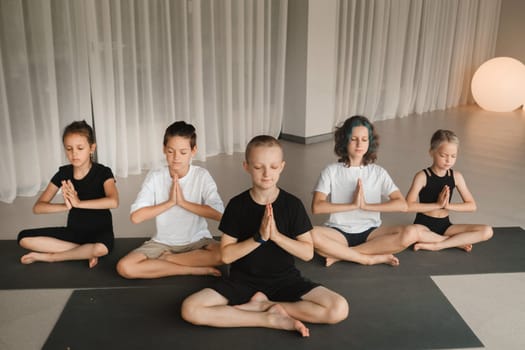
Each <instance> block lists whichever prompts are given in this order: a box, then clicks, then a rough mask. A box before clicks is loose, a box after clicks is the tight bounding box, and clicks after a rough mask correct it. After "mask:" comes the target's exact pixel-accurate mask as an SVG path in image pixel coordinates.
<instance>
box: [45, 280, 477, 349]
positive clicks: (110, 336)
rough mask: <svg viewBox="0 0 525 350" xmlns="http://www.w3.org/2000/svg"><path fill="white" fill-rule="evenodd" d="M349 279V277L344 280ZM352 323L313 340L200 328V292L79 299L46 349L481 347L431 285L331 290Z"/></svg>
mask: <svg viewBox="0 0 525 350" xmlns="http://www.w3.org/2000/svg"><path fill="white" fill-rule="evenodd" d="M340 277H343V276H340ZM325 285H326V286H327V287H329V288H331V289H334V290H336V291H338V292H339V293H340V294H342V295H343V296H345V297H346V298H347V299H348V300H349V303H350V310H351V311H350V317H349V318H348V319H346V320H345V321H343V322H341V323H339V324H336V325H315V324H308V326H309V327H310V335H311V336H310V338H307V339H303V338H301V337H300V336H299V335H298V333H296V332H290V331H281V330H273V329H263V328H211V327H202V326H193V325H190V324H188V323H186V322H185V321H183V320H182V318H181V317H180V305H181V302H182V300H184V298H185V297H186V296H187V295H189V294H191V293H192V292H194V291H196V290H199V289H200V286H196V285H195V284H192V285H190V284H182V283H181V284H178V285H174V286H156V287H144V288H117V289H93V290H80V291H75V292H74V293H73V294H72V296H71V297H70V299H69V301H68V302H67V305H66V307H65V308H64V310H63V312H62V314H61V316H60V318H59V320H58V322H57V323H56V325H55V327H54V329H53V331H52V332H51V334H50V335H49V338H48V339H47V341H46V343H45V345H44V349H96V348H102V349H252V350H253V349H265V350H266V349H268V348H270V349H273V350H275V349H286V350H290V349H438V348H467V347H480V346H482V344H481V342H480V341H479V340H478V339H477V337H476V336H475V335H474V334H473V332H472V331H471V330H470V328H469V327H468V325H466V324H465V322H464V321H463V319H462V318H461V317H460V315H459V314H458V313H457V312H456V310H455V309H454V308H453V306H452V305H451V304H450V303H449V302H448V300H447V299H446V298H445V296H444V295H443V294H442V293H441V292H440V290H439V289H438V288H437V286H436V285H435V284H434V283H433V282H432V280H431V279H430V278H429V277H422V276H418V277H414V276H411V277H402V278H380V279H377V278H358V279H354V278H351V277H350V276H348V277H347V278H341V279H339V280H338V281H332V282H330V283H326V284H325Z"/></svg>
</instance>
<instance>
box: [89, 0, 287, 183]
mask: <svg viewBox="0 0 525 350" xmlns="http://www.w3.org/2000/svg"><path fill="white" fill-rule="evenodd" d="M87 6H88V9H87V11H86V12H87V13H88V14H89V16H90V17H89V18H88V23H90V28H89V42H90V55H89V58H90V71H91V83H92V93H93V108H94V116H95V125H96V129H97V140H98V147H99V151H98V158H99V160H100V161H101V162H102V163H105V164H109V165H112V166H113V167H114V170H115V171H116V173H117V174H118V175H121V176H126V175H128V173H131V174H136V173H139V172H140V171H141V169H144V168H151V167H154V166H157V165H159V164H160V163H161V162H162V161H163V158H164V156H163V155H162V152H161V151H162V148H161V147H162V136H163V133H164V130H165V129H166V127H167V126H168V125H169V124H170V123H171V122H173V121H175V120H185V121H187V122H190V123H192V124H193V125H194V126H195V127H196V129H197V142H198V143H197V145H198V149H199V152H198V155H199V159H205V156H209V155H214V154H218V153H223V152H226V153H232V152H234V151H243V150H244V147H245V145H246V143H247V142H248V141H249V139H250V138H251V137H253V136H254V135H257V134H261V133H267V134H271V135H273V136H277V135H278V134H279V131H280V128H281V121H282V108H283V96H284V62H285V61H284V58H285V46H286V17H287V12H286V11H287V2H286V1H279V0H274V1H255V0H252V1H249V0H248V1H246V0H221V1H214V0H207V1H206V0H201V1H199V0H192V1H170V0H157V1H118V0H114V1H95V0H92V1H89V2H88V5H87Z"/></svg>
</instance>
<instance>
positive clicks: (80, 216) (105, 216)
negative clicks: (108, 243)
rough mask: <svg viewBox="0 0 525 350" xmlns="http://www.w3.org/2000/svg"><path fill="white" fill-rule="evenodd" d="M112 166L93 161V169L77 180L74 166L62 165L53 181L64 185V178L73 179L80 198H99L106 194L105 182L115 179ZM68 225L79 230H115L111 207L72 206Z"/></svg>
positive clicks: (58, 184)
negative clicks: (74, 175) (81, 207)
mask: <svg viewBox="0 0 525 350" xmlns="http://www.w3.org/2000/svg"><path fill="white" fill-rule="evenodd" d="M113 178H114V176H113V173H112V171H111V169H110V168H108V167H106V166H104V165H102V164H98V163H93V164H92V166H91V169H90V170H89V172H88V173H87V175H86V176H84V178H82V179H80V180H76V179H75V178H73V166H72V165H71V164H69V165H64V166H61V167H60V168H59V169H58V172H57V173H56V174H55V176H53V178H52V179H51V182H52V183H53V184H54V185H55V186H57V187H61V186H62V181H63V180H71V182H72V183H73V186H75V190H76V191H77V195H78V198H79V199H80V200H88V199H98V198H103V197H105V196H106V193H105V192H104V182H105V181H106V180H107V179H113ZM67 227H69V228H71V229H74V230H79V231H92V230H111V231H112V230H113V223H112V220H111V212H110V211H109V209H80V208H72V209H71V210H70V211H69V214H68V216H67Z"/></svg>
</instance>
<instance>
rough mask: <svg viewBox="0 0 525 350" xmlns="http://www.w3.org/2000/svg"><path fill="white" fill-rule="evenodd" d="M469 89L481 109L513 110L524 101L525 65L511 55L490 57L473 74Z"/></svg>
mask: <svg viewBox="0 0 525 350" xmlns="http://www.w3.org/2000/svg"><path fill="white" fill-rule="evenodd" d="M471 89H472V96H473V97H474V100H475V101H476V103H477V104H478V105H479V106H480V107H481V108H483V109H486V110H488V111H493V112H510V111H513V110H515V109H516V108H518V107H520V106H521V105H523V103H524V102H525V65H524V64H523V63H521V62H520V61H518V60H517V59H514V58H510V57H496V58H493V59H490V60H488V61H487V62H485V63H483V64H482V65H481V66H480V67H479V68H478V70H477V71H476V73H474V76H473V77H472V83H471Z"/></svg>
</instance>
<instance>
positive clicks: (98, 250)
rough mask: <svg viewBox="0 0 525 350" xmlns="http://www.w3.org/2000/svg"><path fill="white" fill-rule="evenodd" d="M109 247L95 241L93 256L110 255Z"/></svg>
mask: <svg viewBox="0 0 525 350" xmlns="http://www.w3.org/2000/svg"><path fill="white" fill-rule="evenodd" d="M108 253H109V250H108V248H107V247H106V246H105V245H104V244H102V243H95V244H94V246H93V256H94V257H96V258H100V257H101V256H105V255H108Z"/></svg>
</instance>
